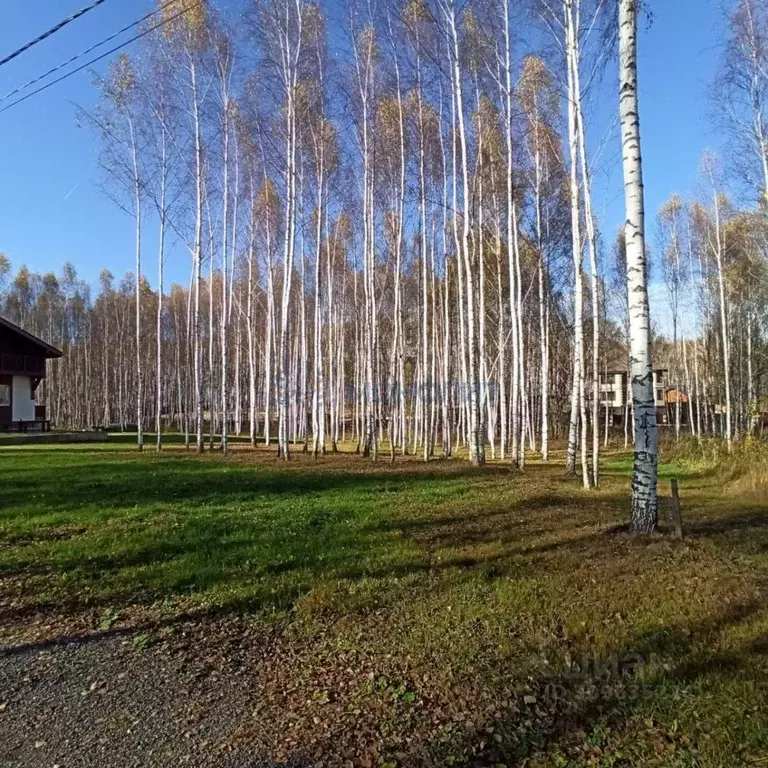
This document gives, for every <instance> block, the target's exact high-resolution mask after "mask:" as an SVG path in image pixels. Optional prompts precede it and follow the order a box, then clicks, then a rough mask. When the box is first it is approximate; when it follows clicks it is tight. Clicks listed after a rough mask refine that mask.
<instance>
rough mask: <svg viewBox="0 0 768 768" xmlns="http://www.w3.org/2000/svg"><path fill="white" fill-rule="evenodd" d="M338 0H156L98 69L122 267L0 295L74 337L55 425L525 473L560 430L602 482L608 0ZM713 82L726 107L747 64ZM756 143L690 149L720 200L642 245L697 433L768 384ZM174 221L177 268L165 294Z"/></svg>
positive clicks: (54, 408) (43, 330)
mask: <svg viewBox="0 0 768 768" xmlns="http://www.w3.org/2000/svg"><path fill="white" fill-rule="evenodd" d="M347 5H348V8H347V10H348V14H346V15H345V17H344V18H343V19H340V20H339V19H333V20H332V21H329V19H328V14H329V13H330V12H331V11H333V10H334V9H336V7H337V6H336V4H330V3H324V2H320V3H309V2H305V0H263V1H261V0H260V1H259V2H255V3H251V4H248V5H247V7H245V8H244V9H241V10H242V13H237V14H235V13H233V12H225V11H224V10H223V9H222V10H220V11H219V10H217V9H215V8H214V7H213V6H211V5H209V4H208V3H207V2H204V1H203V0H200V1H196V0H193V1H191V2H190V0H187V2H184V1H183V0H170V2H165V3H164V4H162V6H161V11H162V14H163V25H162V26H161V27H160V28H159V29H157V30H155V31H153V32H152V33H151V34H149V35H148V36H147V37H146V38H145V39H144V47H143V49H142V50H141V52H140V53H139V54H137V55H135V56H132V57H128V56H125V55H123V56H121V57H120V58H118V59H117V60H116V61H115V62H114V63H113V65H112V67H111V69H110V71H109V74H108V76H107V77H106V78H105V79H104V80H103V81H102V82H100V83H99V87H100V102H99V106H98V108H97V109H96V110H94V112H93V113H92V114H89V115H84V116H83V117H84V118H85V119H87V121H88V122H89V123H90V124H91V126H92V127H93V129H94V131H95V132H96V133H97V134H98V136H99V139H100V141H101V147H102V156H101V157H102V165H103V167H104V170H105V173H106V175H107V179H108V181H109V189H110V190H111V194H112V196H113V198H114V200H115V202H116V203H117V204H119V205H121V207H123V208H124V209H125V210H126V212H127V213H128V214H129V215H131V216H132V218H133V220H134V221H135V225H136V240H135V262H136V264H135V268H134V270H133V273H132V274H129V275H126V276H125V278H123V279H122V281H121V282H120V283H119V284H117V283H116V282H115V278H114V277H113V276H112V275H111V274H109V273H106V272H105V273H103V275H102V279H101V283H100V285H99V289H98V293H97V294H96V295H91V292H90V290H89V288H88V286H86V285H84V284H83V283H82V282H81V281H79V280H78V279H77V277H76V275H75V273H74V270H73V269H72V268H71V267H66V268H65V269H64V271H63V272H62V274H61V276H59V277H58V278H57V277H54V276H52V275H44V276H37V275H32V274H30V273H29V272H27V271H26V270H24V269H23V268H22V269H21V270H20V271H19V272H18V273H17V274H16V276H15V277H13V278H11V276H10V274H9V275H8V285H7V289H6V293H5V297H4V299H3V311H4V313H5V314H7V315H8V316H9V317H10V319H12V320H14V321H17V322H19V323H20V324H22V325H24V326H25V327H27V328H29V329H30V330H32V331H33V332H37V333H40V334H41V335H43V336H44V337H46V338H48V339H50V340H51V342H52V343H54V344H58V345H60V346H62V347H63V349H64V351H65V352H66V355H65V357H64V358H63V360H62V361H60V362H58V363H54V365H53V371H52V376H51V377H50V379H49V380H48V382H47V385H46V386H47V387H48V389H47V392H46V396H47V398H48V403H49V405H50V407H51V417H52V418H53V419H54V421H56V422H57V423H59V424H62V425H63V424H68V425H72V426H85V425H93V424H108V423H119V424H124V425H134V424H135V425H137V426H138V429H139V445H141V444H142V441H143V437H142V433H143V430H144V429H145V428H148V427H151V426H152V425H154V426H155V427H157V428H168V427H171V426H173V427H176V428H178V429H180V430H182V431H184V432H185V433H186V434H187V435H188V436H189V439H190V442H191V443H192V444H195V445H196V446H197V447H198V449H200V450H202V449H203V447H204V446H205V443H206V441H207V440H210V441H212V442H213V441H214V440H215V442H216V444H217V445H218V444H220V445H221V447H222V448H223V449H224V450H226V447H227V440H228V436H229V434H230V433H231V432H232V431H234V432H236V433H246V434H249V435H250V437H251V439H252V440H253V441H256V440H277V443H278V448H279V451H280V453H281V455H283V456H284V457H286V458H287V456H288V454H289V451H290V450H291V446H296V445H301V446H302V447H306V448H307V449H308V450H310V451H313V452H322V451H325V450H327V449H331V450H332V449H333V448H334V446H335V445H336V444H337V443H338V442H339V441H341V440H344V439H352V440H355V441H356V442H357V443H358V446H359V450H360V451H361V452H362V453H363V454H365V455H373V456H374V457H375V456H377V455H378V454H380V453H381V452H382V451H385V452H387V453H388V454H390V455H392V456H394V455H395V454H398V453H406V452H408V453H414V454H418V455H421V456H423V457H424V458H425V459H428V458H429V457H430V456H433V455H450V454H451V453H452V452H454V451H456V450H457V448H458V449H461V450H466V451H467V452H468V454H469V457H470V459H471V460H472V461H473V462H474V463H477V464H480V463H482V462H483V461H484V460H485V455H486V452H487V451H488V452H490V454H491V455H492V456H495V457H500V458H502V459H506V460H510V461H512V462H513V463H514V464H515V465H516V466H522V465H523V464H524V462H525V451H526V450H531V451H536V452H540V453H541V455H543V456H544V457H545V458H546V457H547V455H548V450H549V448H548V444H549V439H550V438H551V437H552V436H555V437H567V439H568V469H569V470H570V471H572V472H575V471H576V468H577V463H578V462H577V458H579V457H580V464H581V475H582V478H583V482H584V484H585V485H590V484H596V483H597V481H598V471H597V467H598V456H599V450H600V445H601V443H602V441H603V439H604V438H603V425H604V421H605V420H604V419H603V418H602V417H603V414H602V412H601V397H600V391H599V380H600V375H601V374H602V373H604V372H605V370H606V369H607V368H608V367H609V365H610V364H612V363H613V362H614V361H616V360H617V359H621V360H627V358H628V340H629V336H630V330H631V329H630V326H631V322H630V304H631V302H630V299H631V297H630V296H628V292H627V259H626V249H625V247H624V243H623V238H622V236H619V237H618V238H617V239H616V241H615V243H614V245H613V247H612V248H609V249H608V250H607V252H606V248H605V247H604V245H603V237H602V235H601V231H600V228H599V221H598V219H597V217H596V215H595V211H594V209H593V201H592V184H591V179H592V175H593V170H594V169H593V168H592V165H591V158H592V157H593V155H594V153H595V150H596V148H595V147H590V146H589V145H588V136H587V132H586V130H585V114H586V113H587V111H588V109H590V107H591V106H592V105H593V104H592V103H593V101H594V100H595V99H597V98H599V94H600V93H601V92H602V90H601V89H600V88H599V87H597V86H596V85H595V83H596V81H597V80H599V78H600V76H601V72H603V71H604V67H605V62H606V61H608V60H611V59H612V57H611V55H610V54H611V53H612V52H613V51H614V49H615V43H616V37H617V35H616V31H617V29H618V28H619V27H618V20H617V18H616V9H615V8H614V7H613V4H610V3H609V4H606V3H602V2H599V1H598V0H594V2H593V0H558V1H557V2H554V3H539V2H538V0H528V2H527V3H526V4H523V5H521V4H518V3H515V4H512V3H510V2H509V0H483V1H482V2H480V0H477V1H475V2H469V3H461V4H460V5H459V4H458V3H454V2H453V0H410V1H409V2H406V3H395V2H386V1H385V0H382V2H379V3H375V4H371V3H367V2H366V3H360V4H359V6H358V5H356V4H354V3H351V4H347ZM745 8H748V9H752V10H754V11H755V14H756V15H755V17H754V18H755V19H756V20H757V22H756V23H758V24H759V25H763V26H762V27H761V29H763V30H765V29H768V26H766V19H765V13H764V12H763V10H762V9H761V8H760V7H759V6H758V5H757V4H756V3H753V2H751V0H743V2H739V3H737V4H736V5H735V9H734V17H733V18H734V19H735V20H736V21H738V19H739V18H741V17H740V16H739V15H738V14H743V13H744V9H745ZM750 29H751V28H748V27H746V26H744V25H741V26H740V25H739V24H736V23H735V22H734V24H733V25H732V26H731V28H729V30H728V33H727V34H728V35H730V36H731V37H734V36H739V35H742V36H743V35H749V34H752V33H751V32H750ZM753 39H754V42H755V45H760V46H764V45H765V42H764V41H765V39H768V38H766V37H765V36H763V35H762V33H760V32H759V31H758V32H757V33H754V34H753ZM521 40H530V41H538V42H537V43H536V45H533V44H529V45H528V47H527V48H526V46H525V45H522V44H521V43H520V42H519V41H521ZM729 41H730V38H729ZM729 45H730V43H729ZM734 50H735V51H737V52H738V51H739V50H742V49H741V48H739V46H738V45H736V44H735V43H734V44H733V45H730V47H726V54H725V56H726V57H728V56H730V58H726V59H724V68H725V65H726V64H727V65H728V67H730V68H731V70H734V69H735V70H737V71H739V72H742V74H743V73H744V72H745V71H747V70H749V68H750V67H751V68H752V69H751V70H749V71H754V72H757V75H756V76H759V73H760V68H761V67H762V66H763V61H764V59H758V60H743V61H741V63H739V62H734V61H733V57H734V55H735V54H734V53H733V51H734ZM729 52H730V53H729ZM764 55H765V51H762V52H761V53H760V56H764ZM604 76H605V77H606V78H607V77H613V69H611V68H609V70H608V72H607V74H604ZM726 80H727V81H728V84H727V88H729V89H730V90H729V91H728V92H729V93H732V94H733V98H734V102H733V103H736V100H737V97H738V92H737V91H738V88H740V87H742V84H743V78H742V79H739V78H737V77H729V78H726ZM725 87H726V86H725V85H723V88H725ZM611 93H615V90H611ZM763 95H764V94H763V92H762V91H761V92H760V98H763ZM617 101H618V98H617ZM750 104H752V102H749V101H748V102H746V103H745V105H742V107H740V108H743V109H746V110H749V109H751V108H752V107H751V106H750ZM766 106H767V107H768V105H766ZM766 114H768V109H767V110H766ZM751 125H752V126H753V128H754V125H755V123H754V122H753V123H751ZM731 130H732V131H733V133H734V135H736V132H737V130H744V128H743V126H741V128H740V127H739V126H736V125H734V126H732V128H731ZM747 130H751V129H749V127H748V128H747ZM753 133H754V131H753ZM742 138H743V137H742ZM753 138H754V137H753ZM745 146H746V147H747V149H750V148H751V149H750V151H751V154H749V155H748V154H747V149H743V151H742V154H741V155H740V160H741V161H742V162H741V167H740V169H731V168H726V169H724V170H723V171H722V172H719V171H718V169H717V164H716V162H715V161H714V160H713V159H711V158H708V159H707V160H706V162H705V164H704V174H703V175H704V177H705V179H706V180H707V184H708V189H709V190H710V191H711V192H708V193H707V197H706V199H704V198H702V200H700V201H696V202H693V201H692V202H690V203H683V202H682V201H680V200H678V199H677V198H674V199H672V200H671V201H670V203H669V204H668V205H667V206H665V207H664V209H663V210H662V211H661V212H660V213H659V218H658V237H657V242H656V243H654V242H653V239H651V243H650V244H651V245H652V246H653V247H654V250H655V253H656V256H657V258H656V262H657V264H656V267H655V269H657V270H658V269H659V268H660V269H661V270H662V271H663V276H664V281H665V284H666V285H667V289H668V295H669V303H670V309H671V313H672V317H673V325H674V327H673V329H672V334H671V335H672V338H671V339H668V340H666V341H662V342H660V343H659V344H658V345H657V353H658V354H657V360H656V361H655V364H656V365H657V366H659V365H660V364H665V367H668V368H670V370H671V376H672V378H673V380H674V382H675V384H676V387H677V389H678V391H679V392H682V393H685V394H686V396H687V397H688V399H687V402H684V403H683V404H682V405H681V407H683V408H689V409H690V416H691V418H690V420H689V422H688V423H689V427H688V428H689V429H690V430H692V431H693V432H694V433H695V434H704V433H707V432H713V431H716V432H722V434H723V435H724V436H725V437H726V438H727V439H728V440H729V441H730V440H731V439H734V438H736V437H737V436H738V435H742V434H744V433H745V432H746V431H747V430H748V429H749V428H750V426H751V425H752V424H753V423H754V421H755V419H756V417H757V414H758V412H759V410H760V408H761V407H762V406H761V405H760V402H761V398H764V397H765V395H766V391H767V389H768V372H767V371H766V354H767V350H766V342H767V340H768V328H766V317H767V316H768V312H766V309H767V307H768V298H767V293H768V291H766V283H767V280H766V253H767V252H768V245H767V243H768V237H767V236H766V206H765V204H762V205H761V204H756V205H755V206H754V207H753V208H749V207H747V208H745V209H739V208H737V207H736V206H735V205H734V204H733V203H732V202H729V200H728V198H727V197H726V190H727V189H728V186H729V182H734V183H735V181H738V183H739V185H740V187H741V188H744V187H745V186H746V185H749V184H751V185H752V187H751V188H752V199H753V200H758V199H759V198H761V196H763V199H764V195H765V189H766V187H768V162H765V158H766V144H765V142H763V143H759V142H758V143H757V144H756V143H755V141H752V142H751V143H750V141H749V140H748V137H747V140H745ZM761 153H762V155H761ZM761 165H764V166H765V168H766V171H765V174H766V175H765V177H760V173H757V174H754V173H753V172H754V170H755V168H757V169H758V170H759V169H760V168H761ZM742 170H744V171H745V174H742V175H739V176H738V179H737V177H736V174H739V173H741V171H742ZM747 170H748V171H749V174H751V175H749V174H746V171H747ZM724 177H727V178H724ZM755 179H758V181H755ZM148 227H152V229H153V231H156V232H158V233H159V251H158V252H157V253H153V254H148V253H147V252H146V249H145V248H144V237H145V233H146V231H147V228H148ZM171 241H173V242H176V243H180V244H181V245H182V247H184V248H185V249H186V250H187V251H188V253H189V260H190V270H191V271H190V274H191V277H190V282H189V284H188V285H186V286H181V285H173V286H172V287H171V288H170V290H166V288H165V279H164V266H165V262H166V259H167V258H168V252H169V250H170V249H169V247H168V243H169V242H171ZM150 261H151V262H152V266H151V267H148V266H147V265H148V264H149V263H150ZM149 269H151V270H152V273H153V274H154V273H156V274H157V279H156V281H155V280H154V278H153V282H155V284H156V285H157V290H153V289H151V288H150V286H149V285H148V283H147V279H146V274H147V273H148V272H149ZM633 322H637V318H635V320H634V321H633ZM661 358H664V359H663V360H662V359H661ZM678 400H681V398H678ZM676 410H677V411H679V410H680V409H679V408H677V409H676ZM720 416H723V418H720ZM676 423H677V425H678V427H677V428H678V430H679V429H680V423H681V419H680V418H679V417H676ZM160 431H161V430H160V429H158V445H159V444H160V440H161V437H160ZM206 433H208V434H210V437H207V436H206ZM214 435H215V437H214Z"/></svg>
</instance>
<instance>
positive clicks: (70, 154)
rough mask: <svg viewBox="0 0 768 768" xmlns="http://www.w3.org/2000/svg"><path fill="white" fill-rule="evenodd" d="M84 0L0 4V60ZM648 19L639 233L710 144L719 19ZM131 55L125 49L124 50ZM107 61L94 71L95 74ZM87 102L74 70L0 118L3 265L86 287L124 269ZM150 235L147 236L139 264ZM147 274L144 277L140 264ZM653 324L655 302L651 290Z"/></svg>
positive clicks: (125, 10) (605, 135) (83, 35)
mask: <svg viewBox="0 0 768 768" xmlns="http://www.w3.org/2000/svg"><path fill="white" fill-rule="evenodd" d="M87 4H88V3H87V2H86V0H55V1H54V0H9V2H7V3H4V6H5V7H4V8H3V14H4V20H3V24H2V28H1V29H0V57H2V56H4V55H6V54H7V53H9V52H10V51H11V50H14V49H15V48H16V47H18V46H19V45H21V44H22V43H24V42H26V41H27V40H29V39H31V38H33V37H35V36H36V35H37V34H39V33H40V32H41V31H43V30H44V29H46V28H48V27H49V26H51V25H53V24H54V23H56V22H58V21H59V20H60V19H62V18H63V17H64V16H66V15H67V14H69V13H72V12H73V11H75V10H77V9H79V8H81V7H82V6H83V5H87ZM650 4H651V7H652V9H653V12H654V21H653V24H652V25H651V26H650V27H647V25H646V24H645V23H643V25H642V30H641V36H640V83H641V105H640V106H641V121H642V130H643V154H644V161H645V182H646V194H647V198H646V203H647V210H648V214H649V236H651V237H652V236H653V218H654V216H655V212H656V210H657V209H658V208H659V206H660V204H661V203H662V202H663V201H664V200H665V199H666V198H667V196H668V195H669V194H670V193H671V192H673V191H676V192H679V193H681V194H685V193H687V192H688V191H689V190H691V189H692V188H694V180H695V177H696V171H697V166H698V162H699V159H700V156H701V153H702V151H703V150H704V149H705V148H706V147H709V146H715V147H716V146H717V136H716V135H714V133H713V132H712V129H711V125H710V122H709V120H708V118H707V103H706V94H707V89H708V85H709V83H710V82H711V80H712V75H713V73H714V69H715V67H716V63H717V55H718V53H717V49H716V45H717V41H718V36H719V28H720V26H721V19H722V16H721V14H720V10H719V4H718V0H650ZM151 7H152V3H151V2H149V0H146V1H145V0H140V1H136V0H132V1H131V2H129V1H128V0H106V2H105V3H104V4H103V5H102V6H100V7H98V8H96V9H95V10H93V11H92V12H90V13H89V14H87V15H86V16H84V17H83V18H82V19H79V20H78V21H76V22H74V23H73V24H71V25H70V26H69V27H67V28H65V29H63V30H62V31H60V32H59V33H57V34H56V35H54V36H53V37H52V38H51V39H50V40H47V41H45V42H43V43H41V44H40V45H38V46H36V47H35V48H34V49H32V50H31V51H30V52H28V53H27V54H24V55H22V56H20V57H19V58H17V59H16V60H14V61H12V62H10V63H9V64H7V65H5V66H3V67H0V96H2V95H4V94H6V93H7V92H8V91H10V90H12V89H13V88H15V87H17V86H18V85H19V84H21V83H24V82H26V81H27V80H29V79H31V78H32V77H35V76H37V75H39V74H40V73H42V72H43V71H45V70H46V69H48V68H49V67H51V66H54V65H56V64H58V63H60V62H61V61H63V60H65V59H66V58H68V57H69V56H71V55H73V54H75V53H77V52H79V51H81V50H82V49H84V48H87V47H88V46H89V45H91V44H92V43H94V42H96V41H97V40H100V39H102V38H103V37H106V36H107V35H109V34H111V33H112V32H114V31H116V30H117V29H119V28H121V27H122V26H125V25H127V24H129V23H130V22H131V21H134V20H136V19H138V18H139V17H140V16H142V15H143V14H144V13H146V12H147V11H148V10H149V9H150V8H151ZM129 50H130V49H129ZM105 65H106V62H104V63H102V65H100V66H101V68H102V69H103V68H104V66H105ZM94 101H95V89H94V87H93V85H92V82H91V76H90V74H89V73H88V72H87V71H84V72H82V73H80V74H78V75H76V76H74V77H72V78H70V79H69V80H67V81H65V82H63V83H61V84H60V85H57V86H54V87H53V88H51V89H49V90H48V91H46V92H44V93H42V94H40V95H39V96H35V97H33V98H31V99H29V100H28V101H26V102H25V103H24V104H21V105H19V106H17V107H14V108H13V109H11V110H8V111H7V112H5V113H3V114H0V250H2V251H4V252H5V253H6V254H7V255H8V257H9V258H10V259H11V261H12V263H13V265H14V267H18V266H20V265H21V264H27V266H29V267H30V269H33V270H35V271H47V270H54V271H58V270H59V269H60V267H61V265H62V264H63V263H64V262H65V261H71V262H72V263H73V264H74V265H75V267H76V268H77V270H78V273H79V274H80V276H81V277H83V278H85V279H86V280H88V281H89V282H92V283H93V282H95V280H96V278H97V276H98V273H99V271H100V270H101V269H102V268H103V267H105V266H106V267H109V269H111V270H112V272H113V273H114V274H115V275H116V276H121V275H122V274H123V273H124V272H125V271H126V270H129V269H131V267H132V262H133V244H132V237H133V229H132V223H131V221H130V219H129V218H128V217H127V216H126V215H125V214H124V213H122V212H121V211H119V210H118V209H116V208H115V206H114V205H113V204H112V203H111V202H110V201H109V200H108V199H107V198H106V197H105V195H104V193H103V192H102V191H101V190H100V189H99V184H100V172H99V169H98V165H97V155H98V146H97V141H96V139H95V137H94V135H93V134H92V133H91V132H90V131H89V129H88V128H85V127H82V128H79V127H77V125H76V120H75V107H74V105H75V104H77V105H79V106H82V107H85V108H89V107H91V106H92V105H93V104H94ZM600 102H601V106H600V108H599V109H597V110H596V111H595V112H594V114H593V117H592V120H591V125H590V143H591V145H592V146H591V147H590V150H591V151H592V152H593V153H594V152H596V151H597V147H598V145H600V144H601V143H602V142H604V141H607V143H606V144H605V147H604V149H602V150H601V153H600V163H599V170H598V172H597V174H596V176H595V207H596V210H597V212H598V214H599V215H600V218H601V221H602V228H603V232H604V234H605V238H606V241H607V242H610V241H611V240H612V238H613V234H614V232H615V230H616V227H617V226H619V225H620V224H621V222H622V221H623V196H622V186H621V165H620V154H619V151H620V147H619V142H618V133H617V131H616V130H615V128H614V130H613V132H612V133H611V132H610V129H611V125H612V121H613V117H614V115H615V112H616V108H617V102H618V97H617V94H616V92H615V80H614V78H613V76H611V75H609V76H608V77H607V78H606V82H605V83H604V85H603V93H602V95H601V98H600ZM152 247H153V237H152V233H151V232H150V233H148V238H147V243H146V248H147V258H149V259H151V258H152ZM148 271H149V272H150V278H152V276H153V274H154V269H152V268H150V270H148ZM168 271H169V274H170V277H171V279H176V280H179V281H186V280H187V278H188V274H189V266H188V257H187V254H186V252H185V251H184V250H183V249H177V252H176V253H175V254H174V256H172V258H171V261H170V263H169V265H168ZM654 295H655V298H656V301H655V302H654V303H655V304H656V305H657V313H656V314H657V317H658V318H659V319H660V318H661V316H662V315H663V307H662V306H661V305H662V304H663V301H661V299H660V297H661V296H663V293H662V291H661V290H660V289H659V287H656V288H655V289H654Z"/></svg>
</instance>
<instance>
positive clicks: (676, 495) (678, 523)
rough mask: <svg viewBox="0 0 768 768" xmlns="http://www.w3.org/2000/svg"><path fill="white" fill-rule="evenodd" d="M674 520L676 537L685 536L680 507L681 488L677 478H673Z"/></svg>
mask: <svg viewBox="0 0 768 768" xmlns="http://www.w3.org/2000/svg"><path fill="white" fill-rule="evenodd" d="M672 522H673V523H674V526H675V538H678V539H682V538H683V515H682V511H681V509H680V490H679V488H678V486H677V480H672Z"/></svg>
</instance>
